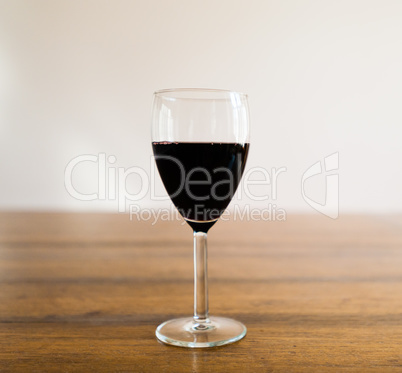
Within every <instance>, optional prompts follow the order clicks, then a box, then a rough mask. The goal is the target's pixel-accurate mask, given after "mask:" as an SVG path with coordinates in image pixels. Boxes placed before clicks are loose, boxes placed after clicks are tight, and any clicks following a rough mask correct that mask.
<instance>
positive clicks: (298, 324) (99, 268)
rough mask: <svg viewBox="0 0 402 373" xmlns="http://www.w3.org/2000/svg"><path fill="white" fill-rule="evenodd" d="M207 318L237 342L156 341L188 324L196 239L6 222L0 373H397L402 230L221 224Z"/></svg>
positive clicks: (130, 229) (327, 222)
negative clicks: (171, 322)
mask: <svg viewBox="0 0 402 373" xmlns="http://www.w3.org/2000/svg"><path fill="white" fill-rule="evenodd" d="M209 277H210V283H209V285H210V312H211V314H214V315H224V316H229V317H233V318H236V319H238V320H240V321H243V322H244V323H245V324H246V325H247V327H248V334H247V336H246V338H245V339H243V340H241V341H240V342H237V343H235V344H232V345H228V346H225V347H219V348H210V349H184V348H180V347H171V346H166V345H164V344H161V343H159V342H158V341H157V340H156V338H155V328H156V326H157V325H158V324H159V323H161V322H162V321H165V320H167V319H169V318H172V317H177V316H183V315H191V313H192V308H193V305H192V302H193V287H192V286H193V273H192V234H191V231H190V229H189V228H188V227H187V226H185V225H181V224H180V222H177V221H175V222H160V223H158V224H156V225H152V224H151V223H150V222H138V221H130V220H129V217H128V216H127V215H115V214H110V215H107V214H104V215H97V214H45V213H42V214H35V213H2V214H0V286H1V287H0V289H1V290H0V371H1V372H18V371H22V372H46V371H49V372H75V371H80V372H220V371H227V372H276V371H283V372H292V371H294V372H311V371H333V372H338V371H343V370H348V371H364V372H394V371H395V372H400V371H402V218H401V217H400V216H382V217H378V216H371V217H370V216H341V217H340V218H339V219H338V220H331V219H329V218H326V217H324V216H321V215H306V216H288V218H287V221H286V222H219V223H218V224H217V225H216V226H215V227H214V228H213V229H212V230H211V232H210V235H209Z"/></svg>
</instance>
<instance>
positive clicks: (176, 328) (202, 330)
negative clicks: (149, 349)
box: [156, 317, 247, 348]
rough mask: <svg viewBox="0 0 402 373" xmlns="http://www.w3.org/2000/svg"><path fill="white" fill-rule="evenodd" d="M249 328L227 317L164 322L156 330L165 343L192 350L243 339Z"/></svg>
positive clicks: (181, 319)
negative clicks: (197, 320)
mask: <svg viewBox="0 0 402 373" xmlns="http://www.w3.org/2000/svg"><path fill="white" fill-rule="evenodd" d="M246 333H247V328H246V327H245V326H244V325H243V324H242V323H241V322H239V321H236V320H232V319H227V318H225V317H210V318H208V319H206V320H203V321H202V322H196V321H194V319H193V318H192V317H183V318H180V319H173V320H169V321H166V322H164V323H163V324H161V325H159V326H158V328H157V329H156V337H157V338H158V339H159V340H160V341H162V342H163V343H166V344H169V345H174V346H180V347H190V348H203V347H215V346H223V345H226V344H229V343H233V342H236V341H238V340H240V339H242V338H243V337H244V336H245V335H246Z"/></svg>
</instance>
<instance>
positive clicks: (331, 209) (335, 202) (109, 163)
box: [64, 152, 339, 222]
mask: <svg viewBox="0 0 402 373" xmlns="http://www.w3.org/2000/svg"><path fill="white" fill-rule="evenodd" d="M116 161H117V158H116V157H115V156H114V155H109V156H107V155H106V153H99V154H97V155H94V154H85V155H79V156H77V157H75V158H73V159H72V160H71V161H70V162H69V163H68V164H67V166H66V169H65V172H64V184H65V188H66V190H67V192H68V193H69V194H70V196H72V197H73V198H75V199H77V200H79V201H94V200H99V201H105V200H109V201H116V205H117V210H118V212H121V213H125V212H129V213H130V219H132V218H133V216H134V217H136V218H137V219H138V220H150V219H153V220H154V221H155V222H156V221H157V220H158V219H160V220H169V219H171V218H172V217H173V218H177V220H180V214H179V213H178V212H177V210H175V208H174V207H171V208H169V209H156V210H155V209H148V208H143V207H142V208H141V207H140V201H141V200H144V199H147V200H151V201H170V197H169V196H168V195H167V194H166V193H164V194H163V195H157V192H156V189H157V188H156V184H157V182H156V180H157V178H158V177H159V175H158V172H157V169H156V165H155V160H154V157H153V156H152V157H150V164H149V172H147V171H146V170H144V169H143V168H141V167H137V166H133V167H129V168H124V167H116V166H115V163H116ZM175 161H176V163H177V165H178V167H181V165H180V162H178V161H177V160H175ZM84 166H87V167H88V166H90V167H94V166H95V167H97V174H98V180H97V181H98V187H97V190H96V191H94V192H92V193H87V194H85V193H82V192H80V191H79V190H77V189H76V188H75V187H74V183H73V172H74V170H75V169H76V168H77V167H84ZM338 169H339V153H338V152H336V153H333V154H331V155H329V156H327V157H325V158H324V167H322V163H321V161H318V162H316V163H314V164H313V165H312V166H310V167H308V169H307V170H306V171H305V172H304V173H303V175H302V177H301V194H302V198H303V200H304V201H305V202H306V203H307V204H308V205H309V206H310V207H312V208H313V209H314V210H316V211H318V212H320V213H322V214H324V215H326V216H328V217H330V218H332V219H336V218H337V217H338V216H339V175H338V173H337V172H335V171H337V170H338ZM204 171H205V172H208V171H207V170H204ZM286 172H287V168H286V167H279V168H275V167H273V168H272V169H271V170H267V169H265V168H263V167H252V168H250V169H249V170H247V172H245V173H244V175H243V177H242V180H241V183H240V185H239V187H238V189H237V191H236V194H235V196H234V198H233V200H241V199H242V196H243V195H245V196H246V197H247V198H248V199H249V200H251V201H258V203H259V206H261V207H260V208H254V209H252V208H251V206H250V205H246V206H243V207H242V208H240V206H239V205H238V204H236V203H232V204H231V205H232V210H234V216H233V217H232V218H234V219H236V218H239V219H246V220H269V221H271V220H278V221H282V220H286V211H285V210H284V209H282V208H280V207H278V206H277V205H276V204H274V203H268V202H267V201H270V200H272V201H276V199H277V196H278V180H279V177H280V175H281V174H283V173H286ZM324 172H325V175H326V193H325V195H326V198H325V202H324V204H320V203H318V202H317V201H315V200H314V198H313V197H314V196H311V195H310V196H308V195H307V193H306V191H305V182H306V181H307V180H308V179H310V178H312V177H319V175H323V174H324ZM191 174H192V173H188V175H187V178H185V177H184V172H182V175H183V180H182V181H183V185H182V187H183V188H186V187H188V185H189V184H191V183H194V181H192V180H189V177H188V176H189V175H191ZM132 175H135V177H136V178H137V179H138V178H139V180H140V182H139V183H137V184H136V186H140V188H139V190H138V192H137V193H130V192H129V191H128V188H127V184H128V178H129V177H130V176H132ZM256 177H257V180H256ZM254 186H262V187H263V188H264V193H263V194H262V195H261V194H256V193H254V192H253V187H254ZM260 190H261V189H260ZM187 192H188V193H191V191H190V190H187ZM200 200H202V199H200ZM262 201H264V202H262ZM133 202H134V203H133ZM225 216H226V218H228V214H227V213H226V212H225V213H224V214H223V215H222V216H221V219H225Z"/></svg>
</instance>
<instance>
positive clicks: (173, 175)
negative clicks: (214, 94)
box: [152, 142, 249, 232]
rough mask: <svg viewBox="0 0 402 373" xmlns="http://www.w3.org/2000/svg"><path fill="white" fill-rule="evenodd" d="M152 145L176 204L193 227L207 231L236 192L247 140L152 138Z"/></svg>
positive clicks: (244, 158)
mask: <svg viewBox="0 0 402 373" xmlns="http://www.w3.org/2000/svg"><path fill="white" fill-rule="evenodd" d="M152 146H153V151H154V155H155V160H156V164H157V167H158V170H159V174H160V176H161V178H162V181H163V183H164V185H165V188H166V191H167V192H168V194H169V196H170V198H171V199H172V201H173V203H174V204H175V206H176V208H177V209H178V210H179V212H180V214H181V215H182V216H183V217H184V219H185V220H186V221H187V223H188V224H189V225H190V226H191V227H192V228H193V229H194V230H195V231H202V232H207V231H208V229H209V228H211V227H212V225H214V224H215V222H216V221H217V219H218V218H219V217H220V216H221V215H222V213H223V212H224V210H225V209H226V207H227V206H228V205H229V203H230V201H231V199H232V197H233V195H234V193H235V192H236V189H237V186H238V185H239V182H240V179H241V176H242V174H243V171H244V167H245V164H246V160H247V154H248V149H249V144H248V143H246V144H236V143H196V142H194V143H193V142H154V143H152Z"/></svg>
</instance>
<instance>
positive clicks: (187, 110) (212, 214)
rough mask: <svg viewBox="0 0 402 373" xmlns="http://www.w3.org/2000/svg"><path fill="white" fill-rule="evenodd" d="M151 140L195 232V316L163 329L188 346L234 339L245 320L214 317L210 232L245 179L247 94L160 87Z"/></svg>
mask: <svg viewBox="0 0 402 373" xmlns="http://www.w3.org/2000/svg"><path fill="white" fill-rule="evenodd" d="M152 146H153V152H154V155H155V161H156V164H157V168H158V171H159V174H160V176H161V179H162V181H163V183H164V186H165V189H166V191H167V193H168V194H169V196H170V198H171V200H172V202H173V204H174V205H175V206H176V208H177V209H178V210H179V212H180V214H181V215H182V216H183V218H184V219H185V221H186V222H187V223H188V224H189V226H190V227H191V228H192V229H193V232H194V316H193V317H192V318H191V317H188V318H179V319H174V320H169V321H166V322H164V323H163V324H161V325H159V327H158V328H157V330H156V336H157V338H158V339H159V340H161V341H162V342H164V343H167V344H172V345H176V346H182V347H212V346H220V345H224V344H228V343H232V342H235V341H237V340H239V339H241V338H243V337H244V336H245V334H246V327H245V326H244V325H243V324H242V323H240V322H238V321H235V320H232V319H227V318H222V317H209V313H208V281H207V232H208V230H209V229H210V228H211V227H212V226H213V225H214V224H215V223H216V221H217V220H218V219H219V217H220V216H221V215H222V213H223V212H224V211H225V209H226V208H227V206H228V205H229V203H230V201H231V200H232V198H233V195H234V193H235V192H236V189H237V187H238V185H239V182H240V179H241V176H242V174H243V171H244V167H245V164H246V160H247V154H248V150H249V111H248V103H247V96H246V95H244V94H242V93H238V92H233V91H224V90H213V89H169V90H161V91H157V92H155V93H154V102H153V111H152Z"/></svg>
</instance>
